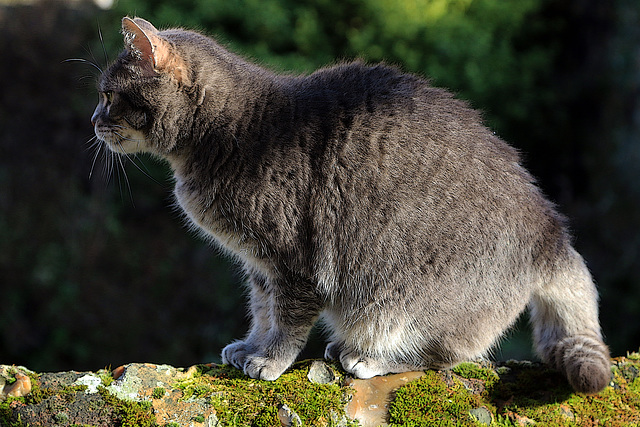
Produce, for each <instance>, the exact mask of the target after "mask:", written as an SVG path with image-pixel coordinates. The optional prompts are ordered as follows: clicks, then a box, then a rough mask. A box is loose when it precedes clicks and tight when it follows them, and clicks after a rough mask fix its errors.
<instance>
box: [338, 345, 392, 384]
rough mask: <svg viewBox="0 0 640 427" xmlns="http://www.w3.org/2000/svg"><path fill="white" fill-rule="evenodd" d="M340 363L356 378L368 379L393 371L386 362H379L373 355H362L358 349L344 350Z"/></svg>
mask: <svg viewBox="0 0 640 427" xmlns="http://www.w3.org/2000/svg"><path fill="white" fill-rule="evenodd" d="M327 350H328V349H327ZM325 354H326V352H325ZM340 363H341V364H342V367H343V368H344V370H345V371H347V372H349V373H350V374H352V375H353V376H355V377H356V378H362V379H367V378H371V377H375V376H377V375H385V374H388V373H389V372H391V369H389V367H388V366H387V364H386V363H381V362H378V361H377V360H375V359H373V358H371V357H367V356H361V355H360V354H359V353H358V352H356V351H343V352H342V353H341V354H340Z"/></svg>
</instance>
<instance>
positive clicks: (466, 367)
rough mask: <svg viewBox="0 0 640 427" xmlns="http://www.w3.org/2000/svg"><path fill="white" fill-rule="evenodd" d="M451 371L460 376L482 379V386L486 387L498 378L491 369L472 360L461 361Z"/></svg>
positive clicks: (490, 385)
mask: <svg viewBox="0 0 640 427" xmlns="http://www.w3.org/2000/svg"><path fill="white" fill-rule="evenodd" d="M451 371H453V372H454V373H456V374H458V375H460V376H461V377H462V378H466V379H469V380H471V379H475V380H481V381H484V386H485V387H486V388H487V389H490V388H491V387H492V386H493V385H494V384H495V383H496V382H497V381H498V380H499V379H500V377H499V376H498V374H496V372H495V371H494V370H493V369H489V368H483V367H482V366H481V365H480V364H478V363H473V362H465V363H461V364H459V365H458V366H456V367H454V368H453V369H451Z"/></svg>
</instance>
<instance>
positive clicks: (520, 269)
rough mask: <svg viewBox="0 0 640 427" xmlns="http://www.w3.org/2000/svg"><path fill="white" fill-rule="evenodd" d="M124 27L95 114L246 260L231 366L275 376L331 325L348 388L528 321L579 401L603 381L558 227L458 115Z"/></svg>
mask: <svg viewBox="0 0 640 427" xmlns="http://www.w3.org/2000/svg"><path fill="white" fill-rule="evenodd" d="M122 33H123V35H124V45H125V49H124V51H123V52H122V53H121V54H120V55H119V57H118V58H117V59H116V60H115V62H114V63H113V64H112V65H110V67H109V68H108V69H107V70H106V71H105V72H104V73H103V74H102V75H101V77H100V78H99V82H98V91H99V93H100V97H101V98H100V102H99V103H98V106H97V107H96V110H95V112H94V113H93V116H92V118H91V121H92V123H93V125H94V129H95V134H96V136H97V137H98V139H99V140H101V141H103V143H104V144H106V146H108V147H109V149H110V150H111V151H113V152H114V153H119V154H125V155H129V154H131V153H139V152H147V153H151V154H153V155H155V156H157V157H159V158H162V159H165V160H166V161H167V162H168V163H169V165H170V166H171V169H172V171H173V173H174V177H175V199H176V202H177V205H178V206H179V207H180V209H181V211H182V212H183V213H184V215H185V217H186V219H187V222H188V224H191V226H192V227H193V228H194V229H197V230H199V231H200V232H201V233H202V234H203V235H205V236H206V237H207V238H208V239H210V240H211V241H213V242H215V244H216V245H218V246H219V247H220V248H222V249H224V250H225V251H226V252H227V253H229V254H230V255H231V256H233V257H234V258H235V259H236V260H237V261H238V262H239V263H240V265H241V266H242V268H243V271H244V272H245V274H246V278H247V282H248V286H249V289H250V316H251V327H250V330H249V332H248V334H247V335H246V337H245V338H244V339H243V340H239V341H236V342H233V343H231V344H229V345H227V346H226V347H225V348H224V349H223V350H222V360H223V363H226V364H231V365H233V366H235V367H237V368H239V369H242V370H243V371H244V372H245V374H247V375H248V376H250V377H252V378H258V379H263V380H275V379H277V378H278V377H279V376H280V375H281V374H282V373H283V372H284V371H285V370H286V369H287V368H288V367H289V366H290V365H291V364H292V363H293V362H294V361H295V359H296V357H297V356H298V354H299V352H300V351H301V349H302V348H303V347H304V346H305V344H306V341H307V338H308V335H309V332H310V330H311V328H312V326H313V325H314V324H315V323H316V322H317V321H318V320H321V321H322V322H323V324H324V326H325V328H326V330H327V331H328V335H329V338H330V340H329V344H328V345H327V347H326V351H325V357H326V358H330V359H336V360H339V361H340V363H341V364H342V366H343V368H344V369H345V370H346V371H347V372H348V373H350V374H351V375H353V376H355V377H358V378H370V377H373V376H376V375H384V374H387V373H392V372H404V371H409V370H422V369H430V368H436V369H443V368H449V367H452V366H454V365H456V364H458V363H460V362H462V361H467V360H474V359H478V358H480V357H483V356H486V355H487V354H488V353H489V351H490V350H491V349H492V348H493V347H494V346H495V345H496V344H497V342H498V341H499V340H500V339H501V338H502V337H503V336H504V333H505V331H506V330H508V328H509V327H510V326H511V325H512V324H513V323H514V321H515V320H516V319H517V318H518V317H519V315H520V314H521V313H522V312H523V311H525V310H526V309H527V308H528V309H529V312H530V321H531V324H532V328H533V338H534V347H535V350H536V352H537V354H538V355H539V356H540V358H541V359H542V360H543V361H545V362H547V363H548V364H550V365H551V366H553V367H555V368H557V369H558V370H560V371H562V372H563V373H564V375H565V376H566V377H567V379H568V382H569V383H570V385H571V386H572V387H573V388H574V389H575V390H576V391H578V392H583V393H596V392H598V391H600V390H602V389H603V388H604V387H605V386H606V385H607V384H608V383H609V381H610V376H611V374H610V359H609V350H608V348H607V347H606V345H605V344H604V342H603V339H602V334H601V330H600V325H599V322H598V294H597V291H596V288H595V285H594V283H593V280H592V278H591V275H590V273H589V271H588V269H587V267H586V266H585V263H584V261H583V259H582V258H581V256H580V255H579V254H578V253H577V252H576V251H575V250H574V249H573V247H572V245H571V241H570V240H571V238H570V236H569V234H568V231H567V226H566V220H565V218H564V217H563V216H561V215H560V214H559V213H558V212H557V211H556V209H555V207H554V205H553V204H552V203H551V202H550V201H548V200H547V199H546V198H545V197H544V196H543V195H542V193H541V190H540V189H539V188H538V187H537V186H536V183H535V181H534V179H533V178H532V176H531V175H530V174H529V173H528V172H527V171H526V170H525V169H524V168H523V167H522V166H521V164H520V159H519V154H518V153H517V151H516V150H515V149H514V148H512V147H511V146H509V145H508V144H507V143H505V142H503V141H502V140H501V139H500V138H499V137H498V136H496V135H495V134H494V133H493V132H491V131H490V130H489V129H488V128H487V127H485V125H484V124H483V122H482V119H481V117H480V114H479V113H478V112H476V111H475V110H473V109H471V108H470V107H469V106H468V105H467V104H466V103H465V102H463V101H460V100H457V99H456V98H455V97H454V96H453V95H452V94H451V93H449V92H448V91H445V90H443V89H439V88H435V87H432V86H431V85H430V84H429V83H428V82H427V81H426V80H425V79H423V78H421V77H418V76H416V75H412V74H407V73H403V72H402V71H400V70H399V69H398V68H396V67H392V66H388V65H385V64H378V65H366V64H364V63H362V62H350V63H342V64H338V65H334V66H331V67H328V68H322V69H320V70H318V71H316V72H314V73H312V74H310V75H305V76H291V75H279V74H276V73H274V72H271V71H269V70H267V69H265V68H263V67H261V66H258V65H255V64H253V63H251V62H250V61H247V60H244V59H242V58H241V57H240V56H237V55H235V54H233V53H231V52H230V51H228V50H227V49H225V48H223V47H222V46H221V45H219V44H218V43H216V42H215V41H214V40H212V39H211V38H209V37H207V36H205V35H202V34H200V33H197V32H194V31H188V30H184V29H179V28H178V29H168V30H163V31H159V30H157V29H156V28H155V27H154V26H153V25H152V24H151V23H149V22H148V21H145V20H144V19H141V18H133V19H131V18H129V17H125V18H123V20H122Z"/></svg>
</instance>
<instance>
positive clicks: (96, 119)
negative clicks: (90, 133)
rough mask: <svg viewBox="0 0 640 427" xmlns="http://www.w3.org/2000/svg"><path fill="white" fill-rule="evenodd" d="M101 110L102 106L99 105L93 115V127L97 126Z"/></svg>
mask: <svg viewBox="0 0 640 427" xmlns="http://www.w3.org/2000/svg"><path fill="white" fill-rule="evenodd" d="M99 110H100V106H99V105H98V106H97V107H96V109H95V111H94V112H93V114H92V115H91V125H93V126H95V125H96V122H97V121H98V112H99Z"/></svg>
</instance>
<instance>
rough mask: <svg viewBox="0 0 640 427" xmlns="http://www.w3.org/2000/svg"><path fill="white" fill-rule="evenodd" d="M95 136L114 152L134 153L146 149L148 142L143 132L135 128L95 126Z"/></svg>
mask: <svg viewBox="0 0 640 427" xmlns="http://www.w3.org/2000/svg"><path fill="white" fill-rule="evenodd" d="M95 134H96V137H97V138H98V139H99V140H101V141H102V142H104V144H105V145H106V146H107V147H108V148H109V150H111V151H112V152H114V153H116V154H134V153H141V152H144V151H148V145H149V144H148V142H147V139H146V137H145V136H144V134H143V133H142V132H140V131H137V130H130V129H127V130H119V131H113V130H109V129H100V128H98V127H97V126H96V129H95Z"/></svg>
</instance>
